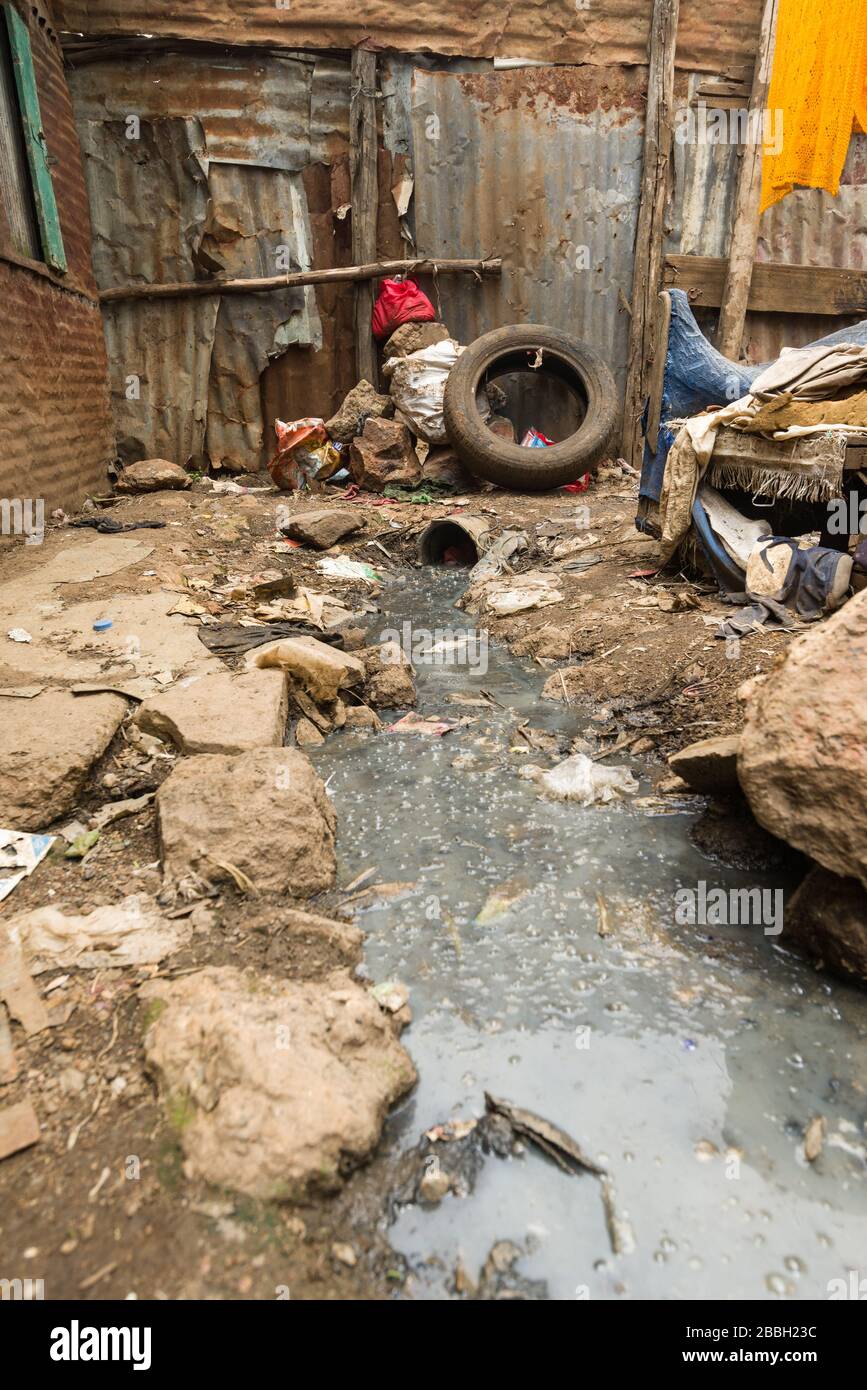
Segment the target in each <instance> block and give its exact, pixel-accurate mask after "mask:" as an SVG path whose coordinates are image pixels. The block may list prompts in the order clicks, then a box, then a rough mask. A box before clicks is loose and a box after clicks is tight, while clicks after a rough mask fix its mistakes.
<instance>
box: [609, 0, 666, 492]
mask: <svg viewBox="0 0 867 1390" xmlns="http://www.w3.org/2000/svg"><path fill="white" fill-rule="evenodd" d="M679 13H680V0H653V12H652V15H651V20H650V50H649V59H648V74H647V115H646V119H645V128H644V171H643V174H642V179H641V202H640V205H639V211H638V227H637V230H636V236H635V268H634V271H633V277H632V304H631V309H632V318H631V320H630V332H629V356H628V361H627V376H626V400H625V404H624V414H623V452H624V456H625V458H626V459H627V461H628V462H629V463H631V464H632V466H633V467H634V468H640V467H641V461H642V456H643V452H644V450H643V445H642V435H641V413H642V411H643V409H644V401H645V398H646V396H647V383H648V379H649V375H650V372H651V370H652V366H653V360H654V356H655V354H656V352H657V351H664V346H663V345H660V344H659V343H657V341H656V335H655V331H654V330H655V323H656V312H657V295H658V293H659V289H660V280H661V277H662V245H663V238H664V236H665V214H666V209H667V207H668V201H669V197H670V195H671V178H672V170H671V150H672V143H673V124H672V122H673V105H674V58H675V50H676V48H677V22H678V17H679Z"/></svg>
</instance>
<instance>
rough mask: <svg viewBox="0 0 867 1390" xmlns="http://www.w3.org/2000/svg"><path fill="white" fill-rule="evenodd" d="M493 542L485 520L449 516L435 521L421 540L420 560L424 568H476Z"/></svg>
mask: <svg viewBox="0 0 867 1390" xmlns="http://www.w3.org/2000/svg"><path fill="white" fill-rule="evenodd" d="M490 542H491V526H490V522H488V521H485V520H484V518H482V517H473V516H464V517H445V518H444V519H443V520H442V521H432V522H431V523H430V525H429V526H426V527H425V529H424V530H423V531H422V533H421V535H420V536H419V538H418V557H419V560H420V561H421V563H422V564H423V565H446V566H454V567H456V568H457V567H466V568H472V566H473V565H476V564H478V562H479V560H480V559H481V558H482V556H483V555H484V553H485V551H486V550H487V548H488V546H489V545H490Z"/></svg>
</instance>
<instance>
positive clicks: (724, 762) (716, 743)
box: [668, 734, 740, 793]
mask: <svg viewBox="0 0 867 1390" xmlns="http://www.w3.org/2000/svg"><path fill="white" fill-rule="evenodd" d="M739 746H740V735H739V734H720V735H719V736H718V737H716V738H705V739H702V740H701V742H700V743H691V744H690V745H689V747H688V748H682V749H681V750H680V752H679V753H673V754H672V756H671V757H670V758H669V760H668V765H669V767H670V768H671V770H672V772H673V773H674V774H675V776H677V777H682V778H683V780H684V782H686V783H688V785H689V786H690V787H692V789H693V791H697V792H708V793H714V792H730V791H736V790H737V788H738V785H739V783H738V770H737V763H738V748H739Z"/></svg>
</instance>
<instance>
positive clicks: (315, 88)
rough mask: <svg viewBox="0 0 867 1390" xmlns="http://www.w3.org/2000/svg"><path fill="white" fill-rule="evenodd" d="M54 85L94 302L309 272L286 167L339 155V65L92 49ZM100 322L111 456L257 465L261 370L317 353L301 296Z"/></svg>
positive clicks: (127, 313) (156, 309)
mask: <svg viewBox="0 0 867 1390" xmlns="http://www.w3.org/2000/svg"><path fill="white" fill-rule="evenodd" d="M70 83H71V87H72V92H73V97H74V100H75V105H76V115H77V120H78V127H79V132H80V134H81V140H82V145H83V147H84V152H85V172H86V175H87V181H88V187H89V190H90V200H91V206H92V208H93V218H94V265H95V270H96V275H97V279H98V281H99V285H100V288H103V289H107V288H110V287H112V286H115V285H120V284H128V283H146V284H149V283H157V282H160V281H166V280H172V281H185V280H195V279H197V278H201V276H202V275H203V274H208V273H220V274H226V275H228V276H229V277H233V278H234V277H256V276H266V275H276V274H278V273H279V272H280V271H281V270H289V269H309V268H310V266H311V265H312V264H313V232H312V228H311V223H310V217H309V214H308V207H307V195H306V189H305V183H304V178H303V171H304V169H305V168H306V167H308V166H309V165H310V163H311V162H312V161H315V160H323V161H324V160H328V159H333V158H337V157H340V156H341V155H343V156H345V154H346V151H347V148H348V119H349V65H348V63H347V62H345V61H343V62H340V61H339V60H332V59H329V58H323V59H321V60H316V59H314V58H313V57H310V58H308V59H305V58H303V57H302V58H299V59H296V58H289V57H283V56H276V55H272V56H267V55H256V56H251V55H249V54H245V53H242V52H238V51H235V52H234V53H228V52H227V53H222V54H214V53H210V52H208V53H189V54H185V55H184V56H183V57H182V58H180V57H179V56H178V55H177V54H169V53H165V52H154V53H151V54H149V55H147V56H145V57H143V58H142V59H132V60H131V59H129V58H123V57H117V58H115V57H112V56H111V55H110V53H106V55H105V59H104V61H100V62H92V63H89V64H87V65H85V66H82V67H80V68H78V69H74V70H73V71H72V72H71V74H70ZM105 320H106V336H107V340H108V345H109V358H110V362H111V380H112V396H113V401H114V407H115V414H116V418H117V420H118V434H119V447H120V451H121V456H122V457H124V458H126V459H131V458H140V457H144V456H146V455H153V454H159V455H161V456H164V457H167V458H169V459H172V460H173V461H176V462H179V463H182V464H183V463H187V462H188V461H192V462H193V463H195V464H203V463H205V462H210V464H211V465H212V466H214V467H227V468H229V469H231V470H233V471H243V470H245V469H250V468H254V469H255V468H258V467H260V466H261V465H263V464H264V463H265V462H266V460H267V457H268V454H269V451H270V450H271V447H272V439H273V436H272V429H271V425H272V421H271V420H268V419H266V417H265V416H264V415H263V413H262V389H261V382H260V379H261V377H262V375H263V373H264V372H265V370H266V368H267V367H268V364H269V362H271V361H272V360H274V359H277V358H279V357H280V356H281V355H282V354H283V353H284V352H285V351H286V349H287V347H290V346H297V347H305V348H311V349H312V350H314V351H316V350H318V349H319V348H320V347H321V346H322V325H321V321H320V317H319V312H318V308H317V300H316V294H315V292H314V291H313V290H312V289H308V290H284V291H280V292H278V293H273V294H268V295H244V296H227V297H225V298H223V299H222V300H220V299H217V298H213V299H210V298H209V299H191V300H183V299H179V300H169V301H162V302H156V301H151V302H146V301H124V302H121V303H119V304H115V305H111V306H110V307H108V308H107V311H106V314H105ZM299 413H302V414H303V413H310V410H309V409H308V410H307V411H303V410H302V411H300V412H299Z"/></svg>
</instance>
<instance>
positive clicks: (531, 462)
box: [443, 323, 618, 492]
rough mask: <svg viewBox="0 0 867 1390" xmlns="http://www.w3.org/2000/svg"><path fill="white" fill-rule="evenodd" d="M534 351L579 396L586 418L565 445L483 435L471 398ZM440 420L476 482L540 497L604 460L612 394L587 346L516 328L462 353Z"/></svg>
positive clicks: (554, 332) (613, 410)
mask: <svg viewBox="0 0 867 1390" xmlns="http://www.w3.org/2000/svg"><path fill="white" fill-rule="evenodd" d="M540 350H541V352H542V366H543V368H544V369H545V370H547V371H549V372H551V371H553V372H554V373H555V374H556V375H558V376H561V377H562V378H563V379H564V381H567V382H568V383H569V384H570V385H571V386H572V387H573V388H576V389H577V390H578V391H579V393H580V394H581V395H582V396H583V397H584V399H585V401H586V413H585V416H584V419H583V421H582V422H581V425H580V426H579V428H578V429H577V430H576V431H575V433H574V434H572V435H570V436H569V438H568V439H563V440H561V441H560V442H559V443H557V444H552V445H551V446H550V448H546V449H525V448H522V447H521V445H520V444H512V443H510V442H508V441H507V440H504V439H501V438H499V436H497V435H495V434H494V433H493V432H492V431H491V430H489V429H488V427H487V425H486V424H485V423H484V420H483V419H482V416H481V415H480V413H479V410H478V406H477V403H476V398H477V394H478V392H479V388H480V386H481V385H483V384H484V382H485V380H486V379H491V378H492V377H493V375H494V374H495V372H496V373H499V374H502V373H504V372H508V371H515V370H518V369H519V368H521V369H526V367H527V366H528V365H529V364H530V363H531V362H532V361H533V360H534V359H535V357H536V355H537V353H538V352H539V351H540ZM443 413H444V416H445V425H446V430H447V431H448V436H449V439H450V440H451V443H452V445H453V446H454V448H455V449H456V450H457V452H458V454H459V455H460V457H461V458H462V459H463V461H464V462H465V463H466V465H467V467H468V468H469V469H470V470H471V471H472V472H473V473H475V474H476V475H477V477H479V478H485V479H487V481H488V482H491V483H498V484H499V485H500V487H509V488H515V489H516V490H518V491H519V492H544V491H545V490H547V489H548V488H555V487H562V486H563V484H564V483H572V482H574V481H575V479H576V478H579V477H580V476H581V474H582V473H586V472H587V470H588V469H590V468H592V467H593V466H594V464H596V463H598V462H599V460H600V459H601V458H602V457H603V455H604V454H605V451H606V449H607V448H608V446H609V444H610V443H611V440H612V437H613V435H614V431H615V428H616V426H617V417H618V401H617V387H616V386H615V384H614V378H613V376H612V375H611V372H610V371H609V369H608V367H607V366H606V364H605V363H604V362H603V361H602V359H601V357H599V356H598V354H597V353H595V352H594V351H593V350H592V348H589V347H588V346H587V344H586V343H581V342H579V341H578V340H577V339H576V338H572V337H570V335H569V334H568V333H561V332H559V330H558V329H556V328H548V327H546V326H545V325H543V324H533V323H529V324H517V325H515V326H513V327H509V328H497V329H495V330H494V332H493V333H485V334H484V336H483V337H481V338H477V339H476V341H475V342H474V343H472V344H471V345H470V346H469V347H468V348H466V349H465V351H464V352H463V353H462V354H461V356H460V357H459V358H458V360H457V362H456V363H455V365H454V367H452V370H451V372H450V373H449V378H448V381H447V382H446V389H445V403H444V411H443Z"/></svg>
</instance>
